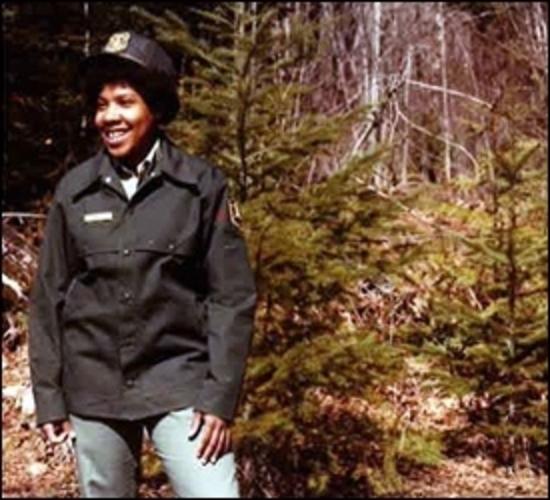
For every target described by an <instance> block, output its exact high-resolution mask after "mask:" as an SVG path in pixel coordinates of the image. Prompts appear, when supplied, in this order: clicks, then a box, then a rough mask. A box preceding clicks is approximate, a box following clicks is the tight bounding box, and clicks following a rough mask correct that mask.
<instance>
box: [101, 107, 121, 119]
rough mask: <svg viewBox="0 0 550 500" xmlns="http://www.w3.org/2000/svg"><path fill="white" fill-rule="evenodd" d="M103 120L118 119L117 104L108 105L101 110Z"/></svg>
mask: <svg viewBox="0 0 550 500" xmlns="http://www.w3.org/2000/svg"><path fill="white" fill-rule="evenodd" d="M103 120H104V121H106V122H112V121H118V120H120V109H119V108H118V106H115V105H109V106H107V107H106V108H105V111H104V112H103Z"/></svg>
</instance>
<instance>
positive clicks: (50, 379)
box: [29, 32, 256, 497]
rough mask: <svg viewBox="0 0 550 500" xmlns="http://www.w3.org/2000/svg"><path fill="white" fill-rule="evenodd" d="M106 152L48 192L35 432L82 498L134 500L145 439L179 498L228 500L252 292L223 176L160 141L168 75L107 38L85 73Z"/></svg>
mask: <svg viewBox="0 0 550 500" xmlns="http://www.w3.org/2000/svg"><path fill="white" fill-rule="evenodd" d="M81 74H82V81H83V83H84V85H83V90H84V95H85V97H86V100H87V102H88V103H90V104H91V105H92V106H93V108H94V123H95V126H96V127H97V129H98V131H99V134H100V136H101V139H102V142H103V148H102V149H101V150H100V151H99V152H98V153H97V154H96V155H95V156H93V157H92V158H90V159H89V160H87V161H85V162H84V163H82V164H81V165H78V166H76V167H75V168H73V169H72V170H70V171H69V172H68V173H67V174H66V175H65V176H64V178H63V179H61V181H60V183H59V185H58V186H57V188H56V193H55V197H54V201H53V203H52V206H51V208H50V211H49V215H48V221H47V224H46V230H45V236H44V241H43V244H42V247H41V252H40V260H39V267H38V272H37V276H36V279H35V282H34V285H33V291H32V305H31V311H30V312H31V314H30V341H29V351H30V364H31V377H32V383H33V390H34V396H35V401H36V408H37V422H38V425H39V427H40V429H41V430H42V432H43V435H44V436H45V438H46V439H47V440H49V441H51V442H57V441H59V440H63V439H65V438H66V437H67V436H68V435H69V432H70V430H71V429H72V430H74V433H75V435H76V456H77V464H78V476H79V484H80V488H81V495H82V496H84V497H99V496H103V497H135V496H136V492H137V477H138V472H139V453H140V448H141V440H142V434H143V429H147V432H148V434H149V435H150V436H151V439H152V441H153V443H154V445H155V449H156V450H157V453H158V455H159V457H160V458H161V460H162V462H163V465H164V468H165V471H166V473H167V475H168V477H169V479H170V481H171V484H172V486H173V488H174V490H175V492H176V494H177V495H178V496H202V497H211V496H222V497H237V496H238V487H237V480H236V474H235V461H234V456H233V453H232V452H231V450H230V448H231V433H230V423H231V421H232V419H233V418H234V416H235V411H236V407H237V402H238V397H239V391H240V387H241V383H242V378H243V373H244V367H245V360H246V356H247V353H248V349H249V344H250V337H251V332H252V326H253V316H254V309H255V301H256V295H255V286H254V280H253V275H252V272H251V269H250V266H249V263H248V258H247V252H246V247H245V244H244V241H243V239H242V237H241V235H240V232H239V230H238V229H237V228H236V227H235V225H234V224H233V223H232V220H231V217H230V216H229V211H228V200H227V184H226V180H225V178H224V176H223V174H222V172H221V171H220V170H219V169H217V168H216V167H213V166H211V165H210V164H209V163H207V162H205V161H204V160H201V159H198V158H196V157H192V156H190V155H187V154H186V153H184V152H183V151H180V150H179V149H177V148H176V147H175V146H174V144H173V143H172V142H171V141H170V140H169V139H168V138H167V137H166V136H165V135H164V134H163V133H162V131H161V127H162V125H164V124H166V123H168V122H169V121H170V120H171V119H172V118H173V117H174V116H175V114H176V112H177V110H178V97H177V93H176V73H175V70H174V68H173V65H172V62H171V60H170V58H169V56H168V55H167V54H166V52H165V51H164V50H163V49H162V48H161V47H160V45H158V44H157V43H156V42H155V41H153V40H151V39H149V38H146V37H144V36H142V35H139V34H137V33H134V32H124V33H116V34H114V35H113V36H111V38H110V39H109V41H108V43H107V44H106V46H105V47H104V48H103V50H102V52H101V53H100V54H98V55H95V56H92V57H89V58H88V59H86V60H85V61H84V63H83V66H82V68H81Z"/></svg>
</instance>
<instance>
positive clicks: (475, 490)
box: [2, 346, 548, 498]
mask: <svg viewBox="0 0 550 500" xmlns="http://www.w3.org/2000/svg"><path fill="white" fill-rule="evenodd" d="M2 389H3V391H2V434H3V439H2V456H3V461H2V496H3V497H6V498H16V497H17V498H21V497H42V498H44V497H46V498H48V497H58V498H76V497H78V484H77V480H76V475H75V467H74V465H75V464H74V458H73V454H72V452H71V450H70V448H68V447H63V446H61V445H58V446H56V447H55V448H52V447H47V446H46V445H45V443H44V441H43V440H42V439H41V438H40V436H39V435H38V432H37V431H36V428H35V425H34V414H33V413H32V405H29V401H32V399H31V398H30V388H29V370H28V360H27V355H26V348H24V347H23V346H19V347H18V348H16V349H15V350H13V351H7V352H4V353H3V355H2ZM29 408H31V409H29ZM145 446H149V444H148V443H146V445H145ZM243 494H244V495H245V492H243ZM139 495H140V497H142V498H143V497H144V498H155V497H156V498H170V497H172V496H173V493H172V490H171V488H170V486H169V485H168V484H167V483H166V480H165V478H164V477H163V476H160V477H159V476H157V477H156V478H154V479H144V480H143V481H142V482H141V484H140V487H139ZM245 496H246V495H245ZM400 496H401V497H403V496H405V497H408V498H416V497H449V498H453V497H499V498H510V497H512V498H520V497H540V498H547V497H548V477H547V475H545V474H537V473H535V472H534V471H532V470H531V469H530V468H527V467H524V468H521V469H516V470H513V469H511V468H507V467H502V466H497V465H495V464H494V462H493V461H491V460H490V459H488V458H484V457H481V456H480V457H468V458H463V459H448V460H446V461H444V462H443V464H442V465H440V466H439V467H436V468H430V469H424V470H422V471H415V472H412V473H411V474H410V475H409V476H408V477H406V478H405V481H404V484H403V492H402V494H401V495H400Z"/></svg>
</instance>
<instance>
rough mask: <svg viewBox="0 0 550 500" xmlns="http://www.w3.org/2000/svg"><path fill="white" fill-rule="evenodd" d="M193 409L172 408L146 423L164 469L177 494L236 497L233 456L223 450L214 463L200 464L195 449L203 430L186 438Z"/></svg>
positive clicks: (237, 492)
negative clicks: (191, 438) (173, 409)
mask: <svg viewBox="0 0 550 500" xmlns="http://www.w3.org/2000/svg"><path fill="white" fill-rule="evenodd" d="M192 419H193V409H192V408H186V409H184V410H178V411H173V412H170V413H167V414H166V415H163V416H162V417H160V418H155V419H152V420H150V421H149V422H148V423H147V428H148V432H149V435H150V436H151V439H152V441H153V444H154V446H155V449H156V451H157V454H158V456H159V458H160V459H161V460H162V463H163V466H164V470H165V472H166V474H167V475H168V478H169V479H170V483H171V484H172V488H173V489H174V492H175V493H176V495H177V496H178V497H180V498H181V497H203V498H204V497H206V498H209V497H210V498H212V497H218V498H219V497H222V498H239V487H238V482H237V471H236V466H235V457H234V454H233V453H232V452H230V453H226V454H225V455H223V456H222V457H220V459H219V460H218V461H217V462H216V463H215V464H211V463H208V464H206V465H202V462H201V461H200V460H199V459H198V458H197V450H198V447H199V445H200V441H201V438H202V434H203V432H202V429H201V431H200V432H199V434H198V436H196V437H195V438H194V439H193V440H192V441H189V439H188V438H187V436H188V434H189V429H190V426H191V422H192Z"/></svg>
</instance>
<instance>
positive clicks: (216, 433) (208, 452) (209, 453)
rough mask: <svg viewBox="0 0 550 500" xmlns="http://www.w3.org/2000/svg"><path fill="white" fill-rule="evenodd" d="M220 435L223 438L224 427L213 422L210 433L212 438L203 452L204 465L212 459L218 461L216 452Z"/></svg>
mask: <svg viewBox="0 0 550 500" xmlns="http://www.w3.org/2000/svg"><path fill="white" fill-rule="evenodd" d="M220 437H221V438H223V428H222V426H220V425H219V424H218V423H217V422H213V423H212V433H211V434H210V438H209V440H208V443H207V445H206V448H205V450H204V454H203V461H202V463H203V465H205V464H207V463H208V462H210V461H212V462H215V461H216V459H217V457H216V455H215V452H216V450H217V448H218V445H219V442H220Z"/></svg>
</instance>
